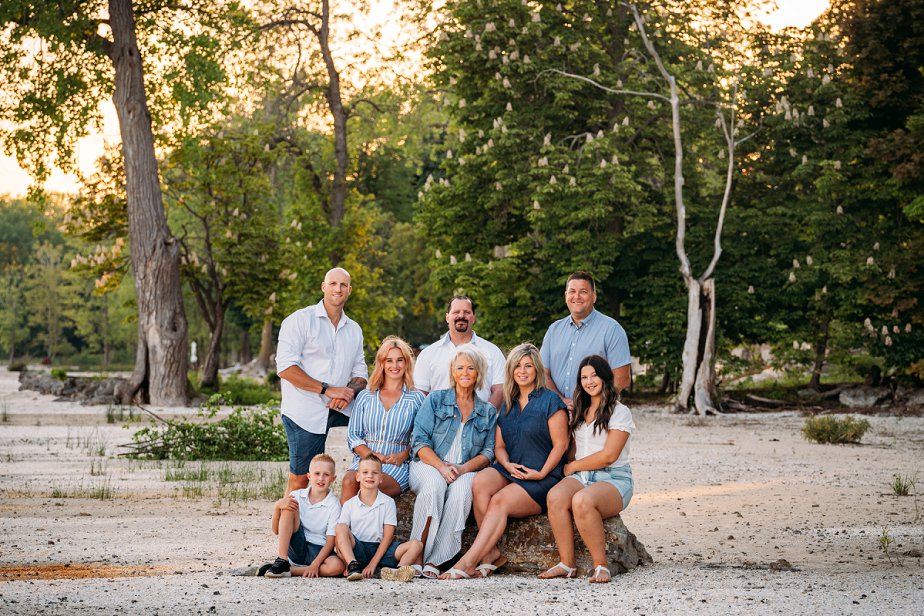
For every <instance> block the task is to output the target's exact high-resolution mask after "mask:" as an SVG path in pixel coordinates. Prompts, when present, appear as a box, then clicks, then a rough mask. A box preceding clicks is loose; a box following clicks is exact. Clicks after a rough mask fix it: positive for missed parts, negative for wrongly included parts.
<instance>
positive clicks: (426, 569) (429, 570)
mask: <svg viewBox="0 0 924 616" xmlns="http://www.w3.org/2000/svg"><path fill="white" fill-rule="evenodd" d="M422 575H423V576H424V577H425V578H427V579H428V580H435V579H436V578H438V577H439V576H440V570H439V569H438V568H437V567H435V566H433V565H431V564H430V563H427V564H426V565H424V566H423V572H422Z"/></svg>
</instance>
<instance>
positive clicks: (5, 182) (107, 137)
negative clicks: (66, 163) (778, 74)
mask: <svg viewBox="0 0 924 616" xmlns="http://www.w3.org/2000/svg"><path fill="white" fill-rule="evenodd" d="M828 4H829V0H777V5H778V7H779V8H778V9H777V10H776V11H773V12H772V13H769V14H767V15H765V16H764V17H763V18H762V19H761V21H763V22H764V23H766V24H768V25H770V26H771V27H772V28H774V29H781V28H785V27H788V26H796V27H803V26H806V25H808V24H809V23H811V22H812V20H813V19H815V18H816V17H818V15H820V14H821V13H822V11H824V10H825V9H826V8H827V7H828ZM102 111H103V116H104V123H105V126H104V130H103V132H102V133H99V134H94V135H89V136H87V137H84V138H83V139H81V140H80V142H79V143H78V146H77V163H78V165H79V167H80V169H81V171H82V172H83V173H85V174H88V175H89V174H90V173H92V171H93V164H94V161H95V160H96V158H97V157H98V156H99V155H100V154H101V153H102V151H103V146H104V144H105V143H107V142H108V143H116V142H118V139H119V129H118V122H117V120H116V115H115V110H114V109H113V107H112V104H111V103H110V102H109V101H106V102H105V103H103V105H102ZM31 183H32V178H31V177H30V176H29V174H28V173H26V172H25V171H24V170H23V169H22V168H21V167H20V166H19V165H18V164H17V163H16V160H15V159H13V158H11V157H9V156H5V155H2V154H0V195H4V194H6V195H10V196H14V197H17V196H22V195H24V194H25V193H26V191H27V190H28V188H29V185H30V184H31ZM76 188H77V178H76V177H75V176H73V175H68V174H65V173H62V172H61V171H60V170H56V171H54V173H52V175H51V177H50V178H49V179H48V181H47V182H46V183H45V189H46V190H49V191H52V192H65V193H70V192H74V191H75V190H76Z"/></svg>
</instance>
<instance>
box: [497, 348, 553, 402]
mask: <svg viewBox="0 0 924 616" xmlns="http://www.w3.org/2000/svg"><path fill="white" fill-rule="evenodd" d="M525 357H528V358H529V359H530V360H532V362H533V366H535V368H536V389H539V388H540V387H545V385H546V380H545V366H543V365H542V355H541V354H540V353H539V349H537V348H536V345H534V344H532V343H531V342H524V343H523V344H519V345H517V346H515V347H513V349H511V351H510V354H509V355H508V356H507V364H506V367H505V369H504V402H505V403H506V404H507V411H506V412H507V413H509V412H510V409H512V408H513V402H514V400H516V399H517V398H519V397H520V386H519V385H517V381H516V379H514V378H513V373H514V371H515V370H516V368H517V364H519V363H520V362H521V361H522V360H523V358H525Z"/></svg>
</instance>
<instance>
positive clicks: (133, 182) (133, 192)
mask: <svg viewBox="0 0 924 616" xmlns="http://www.w3.org/2000/svg"><path fill="white" fill-rule="evenodd" d="M109 25H110V27H111V29H112V38H113V46H112V56H111V59H112V64H113V67H114V68H115V92H114V94H113V97H112V99H113V103H114V104H115V108H116V113H117V115H118V118H119V131H120V133H121V137H122V155H123V157H124V160H125V193H126V198H127V203H128V210H127V211H128V235H129V241H130V243H131V258H132V273H133V275H134V279H135V294H136V297H137V302H138V349H137V351H136V353H135V370H134V372H133V373H132V376H131V378H130V379H129V381H128V382H127V383H126V384H125V386H123V387H121V388H120V390H119V393H118V395H119V398H120V399H121V401H122V403H123V404H128V403H130V402H131V401H132V400H136V399H139V400H142V401H143V400H150V402H151V403H152V404H157V405H162V406H181V405H184V404H186V401H187V396H188V391H187V382H186V366H187V361H186V330H187V324H186V313H185V312H184V310H183V297H182V290H181V286H180V269H179V247H178V244H177V242H176V240H175V239H174V238H173V236H172V235H171V234H170V229H169V228H168V227H167V219H166V215H165V213H164V205H163V198H162V196H161V191H160V180H159V177H158V171H157V158H156V156H155V152H154V135H153V133H152V132H151V116H150V114H149V112H148V107H147V98H146V95H145V91H144V70H143V67H142V65H141V54H140V52H139V50H138V42H137V39H136V35H135V18H134V14H133V7H132V1H131V0H109Z"/></svg>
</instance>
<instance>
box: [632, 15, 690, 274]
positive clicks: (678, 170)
mask: <svg viewBox="0 0 924 616" xmlns="http://www.w3.org/2000/svg"><path fill="white" fill-rule="evenodd" d="M629 10H631V11H632V16H633V17H634V18H635V25H636V26H637V27H638V31H639V35H640V36H641V38H642V43H643V44H644V45H645V49H646V50H647V51H648V54H649V55H650V56H651V57H652V59H653V60H654V62H655V65H656V66H657V67H658V71H659V72H660V73H661V76H662V77H664V79H665V80H666V81H667V84H668V86H670V90H671V98H670V103H671V124H672V125H673V133H674V200H675V202H676V205H677V238H676V242H675V250H676V251H677V258H678V259H679V260H680V273H681V275H682V276H683V280H684V282H685V283H686V284H687V285H688V286H689V284H690V281H691V280H692V279H693V272H692V268H691V267H690V258H689V257H688V256H687V251H686V233H687V211H686V206H685V205H684V203H683V184H684V182H683V140H682V137H681V134H680V97H679V96H678V94H677V80H676V79H675V78H674V76H673V75H671V74H670V73H668V72H667V69H666V68H665V67H664V63H663V62H662V61H661V56H660V54H659V53H658V50H657V49H655V46H654V44H653V43H652V42H651V39H649V38H648V33H647V32H646V30H645V22H644V21H643V20H642V16H641V15H639V12H638V7H637V6H636V5H635V4H629Z"/></svg>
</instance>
